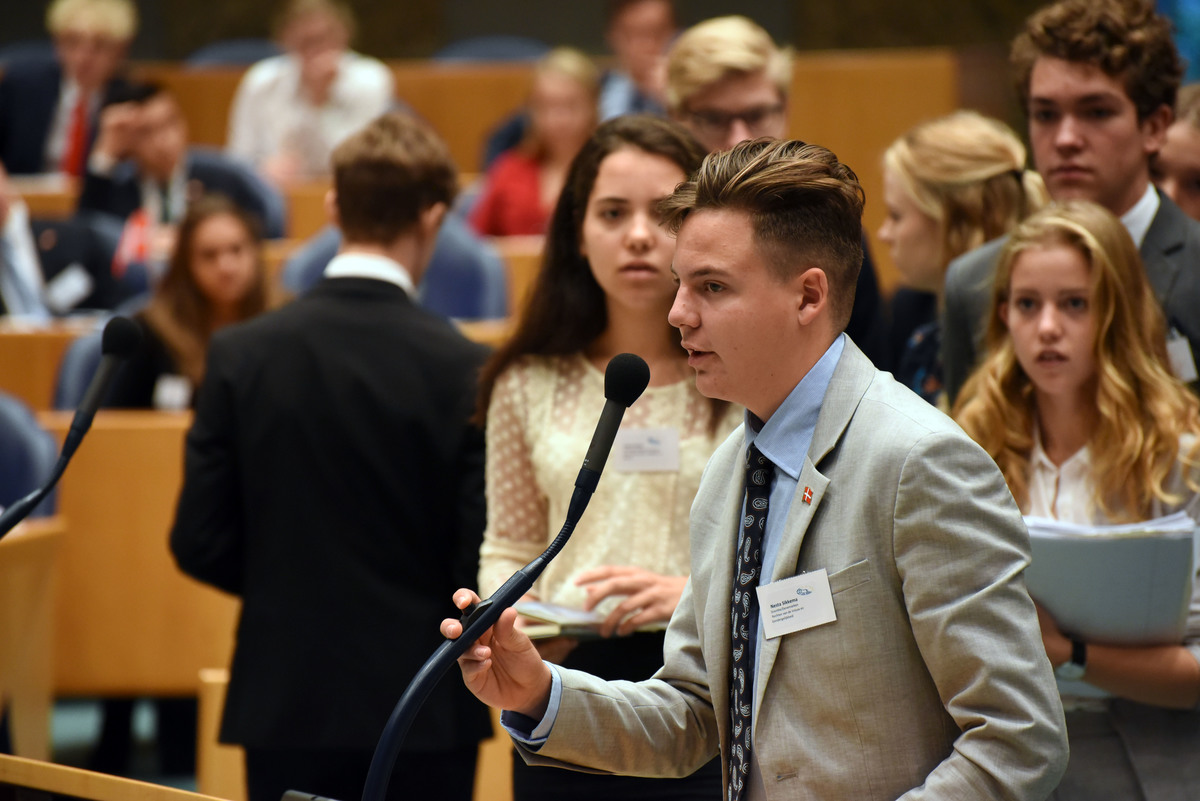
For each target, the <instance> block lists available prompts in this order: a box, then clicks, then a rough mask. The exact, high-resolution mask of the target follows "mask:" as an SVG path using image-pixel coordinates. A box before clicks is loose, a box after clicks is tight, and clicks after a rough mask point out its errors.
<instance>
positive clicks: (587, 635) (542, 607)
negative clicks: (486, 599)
mask: <svg viewBox="0 0 1200 801" xmlns="http://www.w3.org/2000/svg"><path fill="white" fill-rule="evenodd" d="M514 608H515V609H516V610H517V611H518V612H519V613H521V614H522V615H524V616H525V617H528V618H532V619H534V620H537V621H540V622H539V623H538V624H536V625H532V626H529V625H527V626H525V627H524V629H523V630H524V632H525V634H526V635H528V636H529V638H530V639H531V640H539V639H544V638H546V637H576V638H579V639H585V640H586V639H595V638H596V637H599V636H600V624H601V623H603V622H604V617H603V616H602V615H600V614H598V613H596V612H585V611H584V610H582V609H572V608H571V607H569V606H560V605H559V604H551V603H544V602H542V601H521V602H519V603H517V604H516V605H515V607H514ZM666 627H667V624H666V623H651V624H650V625H648V626H643V627H641V628H639V629H638V631H662V630H663V629H665V628H666Z"/></svg>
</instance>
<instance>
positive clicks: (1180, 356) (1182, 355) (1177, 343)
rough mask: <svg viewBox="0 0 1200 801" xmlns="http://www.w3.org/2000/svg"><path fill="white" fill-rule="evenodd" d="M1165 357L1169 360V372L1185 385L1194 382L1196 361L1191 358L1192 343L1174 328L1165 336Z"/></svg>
mask: <svg viewBox="0 0 1200 801" xmlns="http://www.w3.org/2000/svg"><path fill="white" fill-rule="evenodd" d="M1167 356H1168V357H1170V359H1171V371H1172V372H1174V373H1175V375H1176V376H1178V377H1179V380H1180V381H1182V382H1184V383H1185V384H1187V383H1191V382H1192V381H1195V380H1196V360H1195V359H1194V358H1192V343H1190V342H1188V339H1187V337H1185V336H1184V335H1183V334H1180V333H1179V332H1178V331H1176V330H1175V329H1174V328H1172V329H1171V333H1170V334H1169V335H1168V336H1167Z"/></svg>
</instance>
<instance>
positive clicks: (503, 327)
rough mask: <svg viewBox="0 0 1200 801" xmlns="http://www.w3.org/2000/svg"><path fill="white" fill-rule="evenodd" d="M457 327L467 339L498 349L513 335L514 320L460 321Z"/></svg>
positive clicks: (506, 318)
mask: <svg viewBox="0 0 1200 801" xmlns="http://www.w3.org/2000/svg"><path fill="white" fill-rule="evenodd" d="M456 325H457V326H458V330H459V331H461V332H462V334H463V336H465V337H466V338H467V339H470V340H472V341H473V342H480V343H482V344H484V345H490V346H491V347H493V348H496V347H499V346H500V345H503V344H504V343H505V341H507V340H508V338H509V336H510V335H511V334H512V329H513V318H511V317H505V318H503V319H500V320H459V321H457V323H456Z"/></svg>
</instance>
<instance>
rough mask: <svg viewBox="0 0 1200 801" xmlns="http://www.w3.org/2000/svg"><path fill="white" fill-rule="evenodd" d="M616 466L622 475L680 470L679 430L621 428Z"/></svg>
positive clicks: (616, 452) (614, 449)
mask: <svg viewBox="0 0 1200 801" xmlns="http://www.w3.org/2000/svg"><path fill="white" fill-rule="evenodd" d="M613 466H614V467H615V468H616V469H617V470H620V471H621V472H622V473H667V472H672V473H673V472H677V471H678V470H679V431H678V429H674V428H622V429H620V430H618V431H617V438H616V440H615V441H614V442H613Z"/></svg>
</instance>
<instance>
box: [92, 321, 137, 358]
mask: <svg viewBox="0 0 1200 801" xmlns="http://www.w3.org/2000/svg"><path fill="white" fill-rule="evenodd" d="M141 344H142V329H141V328H139V327H138V324H137V323H135V322H134V321H133V320H130V319H129V318H128V317H114V318H112V319H111V320H109V321H108V324H107V325H105V326H104V334H103V335H102V337H101V339H100V352H101V353H102V354H104V355H105V356H116V357H117V358H119V359H126V358H128V357H130V356H132V355H133V352H134V351H136V350H137V349H138V347H139V346H140V345H141Z"/></svg>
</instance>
